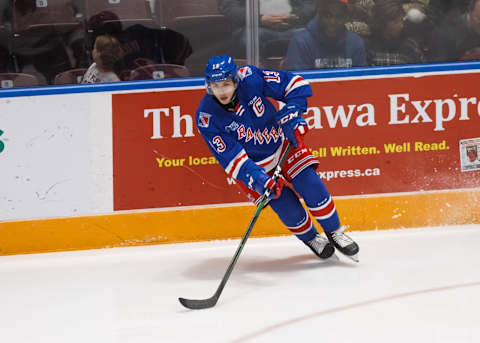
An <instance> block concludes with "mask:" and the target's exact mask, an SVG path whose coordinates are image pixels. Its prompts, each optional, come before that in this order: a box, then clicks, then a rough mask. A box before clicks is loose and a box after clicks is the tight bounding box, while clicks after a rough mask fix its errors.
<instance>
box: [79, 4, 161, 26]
mask: <svg viewBox="0 0 480 343" xmlns="http://www.w3.org/2000/svg"><path fill="white" fill-rule="evenodd" d="M84 2H85V16H86V20H87V22H88V23H89V27H88V30H89V31H92V30H94V27H93V26H95V27H98V26H99V23H97V22H96V21H95V20H93V23H92V17H98V18H99V19H100V20H101V21H102V23H101V24H102V25H108V24H113V23H115V22H117V23H121V24H122V25H124V26H128V25H134V24H142V25H145V26H152V25H153V24H154V23H155V21H154V17H153V15H152V10H151V7H150V2H149V1H147V0H84ZM102 13H108V14H109V15H108V16H103V18H102Z"/></svg>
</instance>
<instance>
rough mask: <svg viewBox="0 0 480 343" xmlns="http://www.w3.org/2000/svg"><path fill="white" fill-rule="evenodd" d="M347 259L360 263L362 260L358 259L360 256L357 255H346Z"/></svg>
mask: <svg viewBox="0 0 480 343" xmlns="http://www.w3.org/2000/svg"><path fill="white" fill-rule="evenodd" d="M345 256H346V257H348V258H349V259H351V260H352V261H353V262H357V263H359V262H360V260H359V259H358V254H355V255H352V256H348V255H345Z"/></svg>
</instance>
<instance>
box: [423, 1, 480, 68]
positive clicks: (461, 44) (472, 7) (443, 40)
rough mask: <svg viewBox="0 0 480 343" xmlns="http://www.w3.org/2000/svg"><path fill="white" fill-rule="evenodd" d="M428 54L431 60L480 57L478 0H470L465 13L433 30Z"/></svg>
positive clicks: (479, 10) (445, 60) (443, 60)
mask: <svg viewBox="0 0 480 343" xmlns="http://www.w3.org/2000/svg"><path fill="white" fill-rule="evenodd" d="M430 54H431V55H430V60H431V61H433V62H451V61H459V60H463V61H464V60H479V59H480V0H471V2H470V3H469V5H468V7H467V11H466V13H463V14H460V15H457V16H456V17H453V18H452V19H451V20H446V21H444V24H443V25H442V26H440V27H439V28H438V29H437V30H435V31H434V33H433V35H432V39H431V48H430Z"/></svg>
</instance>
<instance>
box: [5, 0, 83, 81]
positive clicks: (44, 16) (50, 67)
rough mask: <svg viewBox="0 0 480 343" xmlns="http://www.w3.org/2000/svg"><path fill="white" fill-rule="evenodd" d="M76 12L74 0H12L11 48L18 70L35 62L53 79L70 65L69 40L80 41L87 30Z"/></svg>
mask: <svg viewBox="0 0 480 343" xmlns="http://www.w3.org/2000/svg"><path fill="white" fill-rule="evenodd" d="M77 14H78V12H77V10H76V6H75V5H74V0H28V1H27V0H13V8H12V31H13V44H12V51H11V52H12V56H13V57H14V61H15V69H16V71H17V72H22V70H23V69H21V68H23V67H24V66H25V65H27V64H34V65H35V68H36V70H37V71H39V72H40V73H41V74H43V75H44V76H45V78H46V79H47V81H48V82H51V81H53V78H54V76H55V75H56V74H57V73H59V72H61V71H63V70H66V69H69V68H71V61H70V58H69V56H68V52H67V47H66V42H69V43H73V41H74V40H75V41H81V40H82V39H83V32H84V30H83V28H82V23H81V20H80V19H79V18H77ZM19 68H20V69H19Z"/></svg>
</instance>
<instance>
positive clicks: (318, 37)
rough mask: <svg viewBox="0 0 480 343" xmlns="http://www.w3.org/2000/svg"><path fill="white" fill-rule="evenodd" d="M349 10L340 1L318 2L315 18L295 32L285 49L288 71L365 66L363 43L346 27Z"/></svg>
mask: <svg viewBox="0 0 480 343" xmlns="http://www.w3.org/2000/svg"><path fill="white" fill-rule="evenodd" d="M347 19H348V8H347V4H345V3H344V2H343V1H341V0H319V1H318V6H317V15H316V17H315V18H314V19H312V20H311V21H310V22H309V23H308V24H307V26H306V27H305V28H304V29H300V30H298V31H297V32H296V33H295V34H294V35H293V37H292V39H291V40H290V43H289V45H288V50H287V57H286V62H285V64H284V66H285V69H287V70H310V69H322V68H349V67H357V66H365V65H366V64H367V58H366V52H365V44H364V41H363V39H362V38H361V37H360V36H359V35H358V34H356V33H353V32H351V31H348V30H347V29H346V28H345V24H346V22H347Z"/></svg>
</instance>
